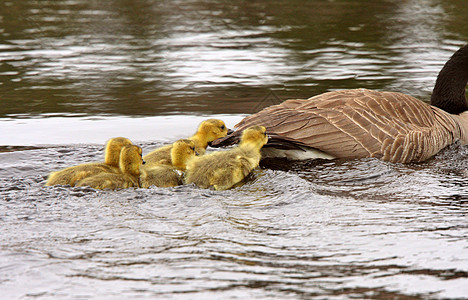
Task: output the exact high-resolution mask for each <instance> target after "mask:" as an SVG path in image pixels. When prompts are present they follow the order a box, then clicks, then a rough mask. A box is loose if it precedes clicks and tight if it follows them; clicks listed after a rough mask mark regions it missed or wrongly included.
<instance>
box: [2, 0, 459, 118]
mask: <svg viewBox="0 0 468 300" xmlns="http://www.w3.org/2000/svg"><path fill="white" fill-rule="evenodd" d="M0 8H1V9H0V11H1V13H0V29H1V31H0V96H1V97H2V102H3V105H2V106H1V108H0V116H1V117H4V116H5V115H8V114H24V113H28V114H42V113H60V114H64V115H66V114H68V113H84V114H119V115H122V114H123V115H160V114H167V113H187V112H192V113H193V112H195V113H208V114H212V113H218V114H219V113H251V112H252V108H253V107H254V106H255V104H256V102H258V101H259V100H260V99H261V98H263V97H264V96H265V95H267V94H268V92H269V91H270V90H274V91H275V92H276V93H277V94H278V96H279V97H280V98H281V99H286V98H290V97H302V98H304V97H310V96H312V95H315V94H318V93H321V92H324V91H327V90H333V89H339V88H355V87H367V88H375V89H387V90H395V91H401V92H407V93H410V94H412V95H414V96H416V97H420V98H422V99H423V100H427V99H429V95H430V92H431V89H432V86H433V83H434V81H435V77H436V75H437V72H438V70H439V69H440V68H441V66H442V65H443V63H444V62H445V60H446V59H447V58H448V57H449V56H450V55H451V53H453V51H454V50H455V49H457V48H458V47H459V46H460V45H462V44H463V43H465V42H466V40H467V35H466V32H468V30H466V29H467V27H468V25H467V23H468V21H466V18H465V16H466V15H467V13H468V11H467V10H468V9H467V8H466V5H464V3H463V1H460V0H451V1H443V2H442V1H437V0H432V1H430V0H427V1H375V2H372V3H369V2H368V1H359V0H355V1H303V0H302V1H300V0H295V1H288V2H284V1H270V2H268V3H267V2H264V1H255V2H254V3H250V2H241V3H236V2H230V1H216V2H213V1H200V0H193V1H184V2H179V1H163V2H160V1H144V2H141V1H138V2H133V1H124V0H119V1H113V2H112V5H110V4H109V3H99V4H98V3H97V2H94V1H89V0H76V1H32V0H30V1H28V0H24V1H5V2H2V3H1V4H0Z"/></svg>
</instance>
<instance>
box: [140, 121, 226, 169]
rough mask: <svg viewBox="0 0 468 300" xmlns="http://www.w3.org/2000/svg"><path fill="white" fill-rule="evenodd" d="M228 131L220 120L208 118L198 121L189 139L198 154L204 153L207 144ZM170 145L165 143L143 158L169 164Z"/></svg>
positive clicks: (151, 162) (148, 161)
mask: <svg viewBox="0 0 468 300" xmlns="http://www.w3.org/2000/svg"><path fill="white" fill-rule="evenodd" d="M227 133H228V129H227V127H226V124H225V123H224V122H223V121H222V120H218V119H208V120H204V121H203V122H201V123H200V125H199V126H198V128H197V132H196V133H195V134H194V135H192V136H191V137H190V138H188V139H189V140H192V141H193V142H194V143H195V150H196V152H197V153H198V154H199V155H203V154H205V151H206V147H208V144H209V143H210V142H212V141H214V140H216V139H218V138H222V137H225V136H226V135H227ZM171 149H172V144H171V145H166V146H163V147H160V148H158V149H156V150H153V151H152V152H150V153H149V154H147V155H145V156H144V157H143V158H144V159H145V161H146V162H147V163H148V164H153V163H158V164H159V163H160V162H161V161H164V162H165V164H171Z"/></svg>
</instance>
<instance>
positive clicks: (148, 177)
mask: <svg viewBox="0 0 468 300" xmlns="http://www.w3.org/2000/svg"><path fill="white" fill-rule="evenodd" d="M171 146H172V147H171V161H170V162H168V161H166V160H165V159H162V160H160V161H159V162H158V163H155V162H153V164H151V165H148V164H145V165H143V166H142V167H141V168H140V171H141V174H140V187H142V188H149V187H150V186H152V185H154V186H157V187H172V186H178V185H181V184H182V183H183V181H182V172H184V171H185V168H186V164H187V161H188V160H189V159H191V158H192V157H194V156H195V155H197V153H196V151H195V143H194V141H192V140H188V139H182V140H178V141H176V142H175V143H173V144H172V145H171Z"/></svg>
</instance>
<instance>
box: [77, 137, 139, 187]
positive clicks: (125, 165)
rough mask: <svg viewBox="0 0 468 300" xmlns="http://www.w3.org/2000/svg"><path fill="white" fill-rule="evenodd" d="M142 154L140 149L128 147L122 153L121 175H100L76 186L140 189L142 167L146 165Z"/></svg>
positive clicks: (86, 179)
mask: <svg viewBox="0 0 468 300" xmlns="http://www.w3.org/2000/svg"><path fill="white" fill-rule="evenodd" d="M141 154H142V150H141V148H140V147H138V146H136V145H127V146H125V147H123V148H122V150H121V152H120V159H119V169H120V173H99V174H97V175H94V176H90V177H86V178H84V179H82V180H80V181H78V182H77V183H76V186H89V187H92V188H95V189H118V188H121V189H123V188H129V187H139V183H138V179H139V176H140V167H141V166H142V165H143V164H144V160H143V158H142V157H141Z"/></svg>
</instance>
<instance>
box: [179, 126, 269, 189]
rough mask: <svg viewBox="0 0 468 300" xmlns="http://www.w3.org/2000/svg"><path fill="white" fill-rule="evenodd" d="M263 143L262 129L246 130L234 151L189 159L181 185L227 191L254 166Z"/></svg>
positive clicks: (263, 128)
mask: <svg viewBox="0 0 468 300" xmlns="http://www.w3.org/2000/svg"><path fill="white" fill-rule="evenodd" d="M267 141H268V137H267V136H266V129H265V127H263V126H253V127H250V128H247V129H246V130H245V131H244V132H243V134H242V137H241V141H240V145H239V146H237V147H236V148H234V149H232V150H228V151H219V152H214V153H210V154H207V155H204V156H200V157H195V158H193V159H191V160H190V161H189V162H188V164H187V171H186V173H185V182H186V183H195V184H196V185H197V186H199V187H201V188H209V187H211V186H212V187H214V188H215V189H216V190H226V189H229V188H231V187H233V186H234V185H235V184H237V183H239V182H240V181H242V180H243V179H244V178H245V177H246V176H247V175H248V174H249V173H250V172H251V171H252V170H253V169H254V168H256V167H257V166H258V164H259V162H260V158H261V153H260V150H261V148H262V147H263V145H265V144H266V143H267Z"/></svg>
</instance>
